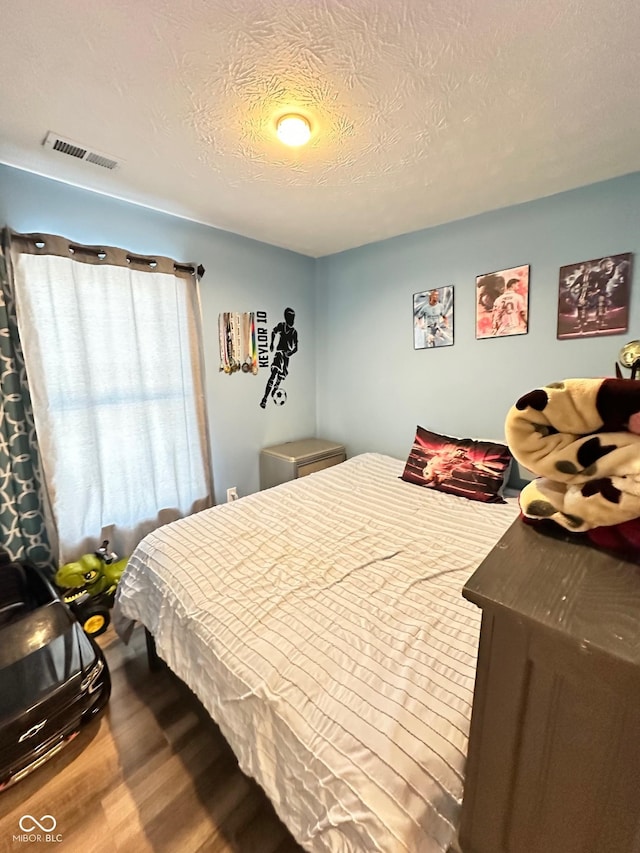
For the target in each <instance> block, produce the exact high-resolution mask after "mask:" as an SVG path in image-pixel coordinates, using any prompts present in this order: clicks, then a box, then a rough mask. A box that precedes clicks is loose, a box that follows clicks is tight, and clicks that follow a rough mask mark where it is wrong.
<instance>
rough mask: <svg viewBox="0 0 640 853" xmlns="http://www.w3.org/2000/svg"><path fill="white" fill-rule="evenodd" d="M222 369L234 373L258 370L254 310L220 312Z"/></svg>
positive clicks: (219, 334) (219, 330) (254, 372)
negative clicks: (241, 312)
mask: <svg viewBox="0 0 640 853" xmlns="http://www.w3.org/2000/svg"><path fill="white" fill-rule="evenodd" d="M218 340H219V344H220V371H221V372H224V373H227V374H229V375H231V374H232V373H252V374H253V375H254V376H255V375H256V374H257V372H258V344H257V339H256V317H255V313H254V312H253V311H251V312H246V311H245V312H244V313H243V314H240V313H238V312H237V311H227V312H225V313H223V314H218Z"/></svg>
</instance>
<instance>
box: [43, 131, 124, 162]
mask: <svg viewBox="0 0 640 853" xmlns="http://www.w3.org/2000/svg"><path fill="white" fill-rule="evenodd" d="M42 144H43V145H44V147H45V148H51V149H53V150H54V151H59V152H60V153H61V154H67V155H68V156H69V157H75V158H76V160H84V161H85V162H86V163H94V164H95V165H96V166H102V168H103V169H117V168H118V166H120V165H121V163H122V161H121V160H116V159H115V157H110V156H109V155H108V154H101V153H100V152H99V151H91V150H90V149H89V148H87V147H86V146H84V145H80V144H79V143H77V142H74V141H73V140H72V139H65V138H64V137H62V136H59V135H58V134H57V133H52V132H51V131H49V133H47V137H46V139H45V141H44V142H43V143H42Z"/></svg>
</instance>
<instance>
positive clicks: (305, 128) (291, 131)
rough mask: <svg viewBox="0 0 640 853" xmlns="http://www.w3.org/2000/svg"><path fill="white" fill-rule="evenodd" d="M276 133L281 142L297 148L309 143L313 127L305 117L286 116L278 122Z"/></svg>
mask: <svg viewBox="0 0 640 853" xmlns="http://www.w3.org/2000/svg"><path fill="white" fill-rule="evenodd" d="M276 133H277V134H278V139H279V140H280V141H281V142H284V144H285V145H291V146H292V147H293V148H296V147H297V146H299V145H304V144H305V142H308V141H309V137H310V136H311V126H310V124H309V122H308V121H307V119H306V118H304V116H299V115H286V116H282V118H281V119H279V120H278V124H277V126H276Z"/></svg>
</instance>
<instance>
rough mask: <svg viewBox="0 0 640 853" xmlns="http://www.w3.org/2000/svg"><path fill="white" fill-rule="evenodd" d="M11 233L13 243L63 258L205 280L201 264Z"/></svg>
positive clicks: (53, 236) (48, 237) (48, 235)
mask: <svg viewBox="0 0 640 853" xmlns="http://www.w3.org/2000/svg"><path fill="white" fill-rule="evenodd" d="M9 233H10V239H11V242H12V243H14V244H16V243H17V244H20V243H22V244H23V245H25V244H27V245H29V246H32V247H34V248H35V249H37V250H38V252H43V251H44V250H47V249H48V251H49V252H50V253H51V252H52V253H53V254H55V255H58V256H62V257H64V255H65V254H69V255H71V256H72V257H73V256H74V255H76V254H77V255H78V256H82V255H84V256H85V257H86V256H87V255H89V256H90V257H93V258H97V259H98V260H99V261H106V262H108V263H109V262H111V263H115V264H117V265H119V266H124V265H125V263H126V264H128V265H131V264H134V265H136V266H142V267H149V269H150V270H156V269H157V268H158V267H160V268H161V271H162V270H164V271H165V272H166V271H167V269H166V268H167V267H169V266H173V271H174V272H175V273H178V274H183V275H184V274H187V275H195V276H197V277H198V278H202V277H203V275H204V273H205V269H204V267H203V266H202V264H198V265H196V264H192V263H180V262H179V261H174V260H173V259H172V258H165V257H161V256H158V257H149V256H145V255H135V254H133V253H132V252H128V251H127V250H125V249H119V248H116V247H114V246H104V247H103V246H85V245H82V244H80V243H74V242H72V241H71V240H67V239H66V238H65V237H58V236H55V235H51V234H19V233H16V232H14V231H10V232H9ZM65 249H66V251H65ZM78 260H80V258H78ZM123 261H124V263H123Z"/></svg>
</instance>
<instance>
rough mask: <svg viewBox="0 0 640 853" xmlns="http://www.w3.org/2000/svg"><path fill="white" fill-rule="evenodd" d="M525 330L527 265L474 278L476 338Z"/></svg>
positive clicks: (511, 333) (523, 333) (521, 333)
mask: <svg viewBox="0 0 640 853" xmlns="http://www.w3.org/2000/svg"><path fill="white" fill-rule="evenodd" d="M528 331H529V265H526V266H521V267H510V268H509V269H506V270H498V271H497V272H490V273H484V275H479V276H477V278H476V339H480V338H505V337H508V336H509V335H526V334H527V332H528Z"/></svg>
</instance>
